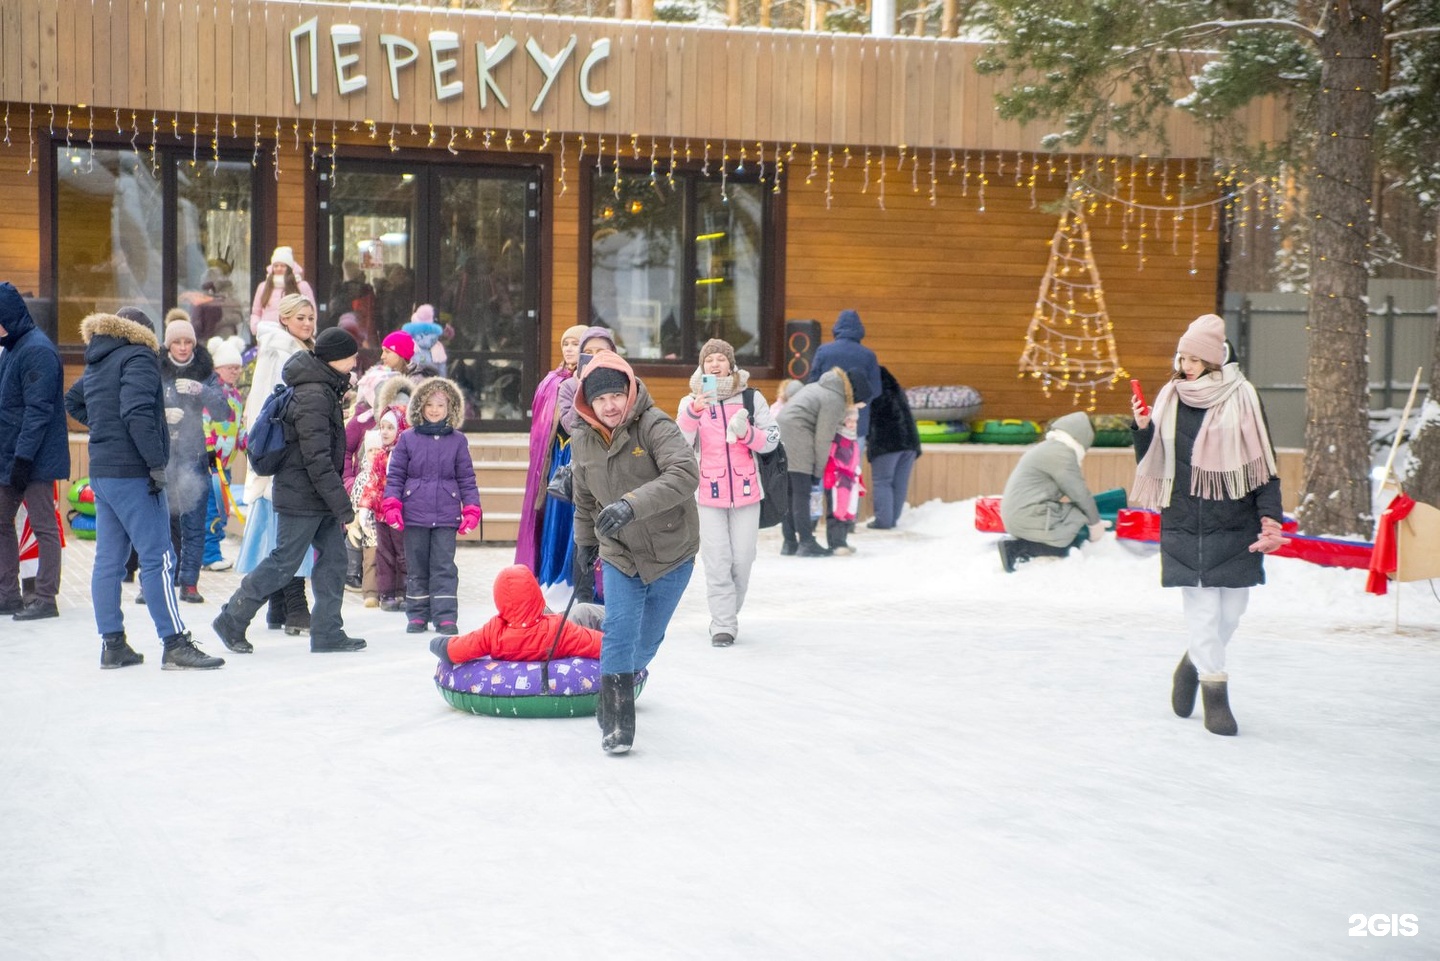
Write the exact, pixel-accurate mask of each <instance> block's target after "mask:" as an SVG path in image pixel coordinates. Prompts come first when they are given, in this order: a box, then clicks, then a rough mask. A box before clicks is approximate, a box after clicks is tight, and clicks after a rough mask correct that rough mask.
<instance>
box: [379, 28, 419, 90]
mask: <svg viewBox="0 0 1440 961" xmlns="http://www.w3.org/2000/svg"><path fill="white" fill-rule="evenodd" d="M380 45H381V46H382V47H384V48H385V59H386V61H388V62H389V64H390V96H391V97H394V98H395V99H396V100H397V101H398V100H399V99H400V68H401V67H408V66H410V65H411V64H412V63H414V62H415V58H416V57H418V56H420V48H419V47H417V46H415V44H413V43H411V42H410V41H409V40H406V39H405V38H404V37H397V36H395V34H393V33H382V34H380ZM397 47H398V48H403V49H404V50H405V52H406V53H407V54H409V56H407V57H404V58H398V57H396V56H395V50H396V48H397Z"/></svg>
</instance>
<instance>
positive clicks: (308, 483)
mask: <svg viewBox="0 0 1440 961" xmlns="http://www.w3.org/2000/svg"><path fill="white" fill-rule="evenodd" d="M281 377H282V379H283V380H284V382H285V383H286V384H287V385H288V386H290V387H293V388H295V394H294V396H293V397H292V398H291V399H290V403H289V405H288V406H287V407H286V408H285V415H284V421H285V442H286V445H287V446H289V447H290V453H289V454H288V455H287V456H286V458H285V461H284V463H283V464H281V466H280V469H279V470H278V471H276V472H275V478H274V483H273V485H272V487H271V498H272V500H273V501H274V504H275V511H276V513H279V514H310V515H313V514H333V515H335V517H336V519H337V520H339V521H340V522H341V523H342V524H348V523H350V522H351V521H352V520H354V519H355V509H354V508H353V507H352V506H351V505H350V495H349V494H347V493H345V484H344V482H343V481H342V480H341V474H342V472H343V471H344V468H345V421H344V419H343V418H342V416H341V411H340V401H341V398H342V397H344V396H345V391H346V390H348V389H349V387H350V376H349V375H348V374H342V373H340V372H339V371H338V370H336V369H335V368H333V367H331V366H330V365H329V364H327V363H325V361H323V360H321V359H320V358H318V357H316V356H315V355H314V354H313V353H311V352H310V351H301V352H299V353H297V354H295V355H293V356H292V357H291V358H290V359H289V360H287V361H286V362H285V367H284V368H283V370H282V371H281Z"/></svg>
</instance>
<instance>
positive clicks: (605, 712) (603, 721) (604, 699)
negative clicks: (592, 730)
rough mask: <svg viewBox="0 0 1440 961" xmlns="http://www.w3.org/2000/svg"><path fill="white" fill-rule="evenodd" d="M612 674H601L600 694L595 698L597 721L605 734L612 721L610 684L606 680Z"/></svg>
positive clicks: (601, 731)
mask: <svg viewBox="0 0 1440 961" xmlns="http://www.w3.org/2000/svg"><path fill="white" fill-rule="evenodd" d="M612 676H613V675H610V674H601V675H600V696H599V697H597V698H596V699H595V723H596V724H599V725H600V733H601V734H604V733H605V732H606V731H607V730H609V727H608V725H609V723H610V720H609V719H610V700H611V693H610V685H609V684H607V683H606V682H605V679H606V678H607V677H612Z"/></svg>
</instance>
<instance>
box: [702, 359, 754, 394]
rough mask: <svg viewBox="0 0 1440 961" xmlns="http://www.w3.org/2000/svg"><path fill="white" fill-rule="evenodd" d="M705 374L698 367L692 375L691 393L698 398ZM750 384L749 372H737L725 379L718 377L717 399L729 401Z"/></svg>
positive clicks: (716, 380) (716, 382)
mask: <svg viewBox="0 0 1440 961" xmlns="http://www.w3.org/2000/svg"><path fill="white" fill-rule="evenodd" d="M704 373H705V371H703V370H701V369H700V368H699V367H696V368H695V373H693V374H691V375H690V393H692V394H694V395H695V396H696V397H699V396H700V376H701V375H702V374H704ZM749 383H750V372H749V371H745V370H737V371H736V372H735V373H733V374H726V375H725V376H724V377H720V376H718V375H717V376H716V378H715V394H716V399H717V400H729V399H730V398H731V397H734V396H735V395H736V394H738V393H740V392H741V391H742V390H744V389H745V386H746V385H747V384H749Z"/></svg>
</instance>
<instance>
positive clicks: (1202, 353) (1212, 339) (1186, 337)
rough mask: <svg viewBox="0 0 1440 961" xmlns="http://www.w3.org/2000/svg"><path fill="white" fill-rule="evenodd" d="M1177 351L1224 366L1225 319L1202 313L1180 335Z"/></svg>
mask: <svg viewBox="0 0 1440 961" xmlns="http://www.w3.org/2000/svg"><path fill="white" fill-rule="evenodd" d="M1176 352H1177V353H1181V354H1189V355H1191V356H1192V357H1199V358H1200V359H1201V360H1203V361H1205V363H1207V364H1211V365H1212V366H1215V367H1223V366H1225V320H1224V318H1221V317H1217V316H1216V315H1214V314H1202V315H1201V316H1199V317H1196V318H1195V320H1194V322H1193V323H1191V324H1190V329H1188V330H1186V331H1185V333H1184V334H1183V335H1182V336H1181V337H1180V346H1179V347H1178V348H1176Z"/></svg>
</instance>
